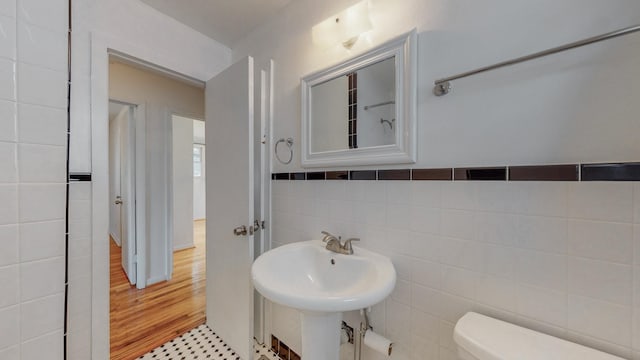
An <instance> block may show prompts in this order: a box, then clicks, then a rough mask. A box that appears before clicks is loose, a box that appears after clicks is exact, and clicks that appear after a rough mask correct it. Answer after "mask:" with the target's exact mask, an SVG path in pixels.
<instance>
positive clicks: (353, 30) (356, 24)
mask: <svg viewBox="0 0 640 360" xmlns="http://www.w3.org/2000/svg"><path fill="white" fill-rule="evenodd" d="M371 28H372V25H371V19H370V18H369V1H368V0H364V1H361V2H359V3H357V4H355V5H353V6H351V7H349V8H347V9H345V10H343V11H341V12H339V13H338V14H335V15H333V16H330V17H329V18H327V19H326V20H324V21H322V22H321V23H319V24H317V25H315V26H314V27H313V28H312V29H311V33H312V36H313V43H314V44H317V45H321V46H327V47H328V46H332V45H335V44H342V46H344V47H345V48H347V49H351V47H352V46H353V45H354V44H355V43H356V41H358V38H359V37H360V35H362V34H363V33H365V32H367V31H369V30H371Z"/></svg>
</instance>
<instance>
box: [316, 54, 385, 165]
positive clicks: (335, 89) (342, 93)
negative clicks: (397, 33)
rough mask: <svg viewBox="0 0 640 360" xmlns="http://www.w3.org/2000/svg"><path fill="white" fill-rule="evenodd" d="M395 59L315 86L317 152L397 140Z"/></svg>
mask: <svg viewBox="0 0 640 360" xmlns="http://www.w3.org/2000/svg"><path fill="white" fill-rule="evenodd" d="M395 104H396V76H395V58H394V57H392V58H389V59H385V60H382V61H380V62H377V63H375V64H371V65H368V66H366V67H363V68H361V69H358V70H356V71H354V72H352V73H349V74H345V75H342V76H339V77H337V78H334V79H331V80H329V81H327V82H324V83H321V84H317V85H314V86H312V87H311V126H312V129H311V132H312V134H313V137H312V138H311V151H312V152H313V153H318V152H323V151H331V150H347V149H357V148H366V147H372V146H380V145H392V144H395V142H396V139H395V138H396V137H395V130H396V127H395V126H394V123H395V122H396V105H395Z"/></svg>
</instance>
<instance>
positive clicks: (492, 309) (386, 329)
mask: <svg viewBox="0 0 640 360" xmlns="http://www.w3.org/2000/svg"><path fill="white" fill-rule="evenodd" d="M272 186H273V222H274V226H273V239H274V241H275V242H276V244H278V245H282V244H286V243H290V242H295V241H303V240H308V239H313V238H319V231H320V230H322V229H324V230H328V231H330V232H333V233H338V234H340V235H343V236H347V237H360V238H361V239H362V241H361V242H360V243H359V244H357V245H359V246H362V247H366V248H370V249H372V250H375V251H379V252H382V253H384V254H387V255H388V256H389V257H390V258H391V259H392V261H393V262H394V265H395V267H396V270H397V272H398V284H397V286H396V289H395V290H394V292H393V293H392V295H391V297H390V298H388V299H387V300H386V302H385V304H384V306H376V307H374V313H373V314H372V319H373V320H372V322H373V325H374V327H376V328H377V329H378V331H381V332H383V333H384V334H386V336H389V337H391V338H392V339H393V340H394V341H395V342H396V343H397V346H398V352H397V354H396V355H395V356H393V357H392V358H395V359H422V360H431V359H456V356H455V344H454V343H453V341H452V339H451V334H452V332H453V326H454V324H455V322H456V321H457V320H458V318H459V317H460V316H462V315H463V314H464V313H465V312H467V311H470V310H473V311H479V312H482V313H485V314H487V315H490V316H494V317H497V318H501V319H504V320H506V321H511V322H514V323H516V324H520V325H522V326H526V327H530V328H533V329H535V330H538V331H543V332H546V333H549V334H552V335H554V336H560V337H562V338H565V339H570V340H572V341H576V342H579V343H582V344H585V345H587V346H591V347H595V348H598V349H602V350H604V351H608V352H613V353H615V354H617V355H620V356H623V357H628V358H630V357H631V356H632V354H633V353H634V352H635V354H638V353H640V280H638V279H640V275H639V274H640V216H639V215H638V214H640V184H638V183H586V182H585V183H577V182H575V183H574V182H571V183H564V182H559V183H546V182H522V183H520V182H519V183H509V182H481V183H474V182H429V181H425V182H418V181H414V182H393V181H388V182H384V181H378V182H375V181H360V182H358V181H352V182H344V181H308V182H299V181H298V182H296V181H273V182H272ZM327 199H329V200H327ZM331 199H333V200H338V199H339V201H335V202H332V201H331ZM325 200H326V201H325ZM323 202H326V204H325V205H322V206H319V205H318V204H320V203H323ZM333 206H345V207H346V208H348V209H353V213H352V215H351V216H349V217H345V218H340V217H338V216H331V215H329V214H330V213H335V212H341V213H343V212H344V210H339V209H335V208H333ZM327 207H328V208H327ZM318 209H321V210H320V211H318ZM347 213H350V214H351V211H347ZM634 254H636V255H635V258H634ZM634 265H635V269H634ZM273 306H274V308H275V309H277V308H279V306H277V305H273ZM348 317H349V318H350V319H354V318H356V319H357V316H356V315H349V316H348ZM297 321H298V318H297V314H296V313H295V312H294V311H282V310H280V311H274V313H273V320H272V328H273V331H274V333H275V334H276V336H279V337H280V338H281V339H282V340H283V341H285V342H287V343H290V344H297V343H299V339H297V338H296V337H297V336H298V335H297V334H298V333H297V332H293V331H291V330H289V329H288V327H290V326H291V324H292V323H296V322H297ZM351 325H356V326H357V325H358V324H351ZM296 326H299V325H296ZM285 329H287V330H285ZM294 349H295V350H300V349H299V348H295V346H294ZM365 354H367V355H368V356H370V357H367V359H378V357H377V356H376V355H374V354H372V353H365Z"/></svg>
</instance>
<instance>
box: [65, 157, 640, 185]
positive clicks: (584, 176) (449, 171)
mask: <svg viewBox="0 0 640 360" xmlns="http://www.w3.org/2000/svg"><path fill="white" fill-rule="evenodd" d="M72 176H73V175H70V179H71V180H74V179H73V178H72ZM90 176H91V175H90V174H89V180H81V181H90V180H91V177H90ZM271 179H273V180H325V179H326V180H414V181H421V180H440V181H483V180H484V181H486V180H492V181H640V162H628V163H607V164H581V165H580V164H564V165H532V166H508V167H507V166H505V167H478V168H473V167H468V168H438V169H379V170H340V171H327V172H324V171H313V172H306V173H305V172H295V173H273V174H271Z"/></svg>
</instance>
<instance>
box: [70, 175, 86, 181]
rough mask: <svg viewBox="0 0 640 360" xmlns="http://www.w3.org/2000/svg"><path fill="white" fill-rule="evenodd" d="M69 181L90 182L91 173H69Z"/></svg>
mask: <svg viewBox="0 0 640 360" xmlns="http://www.w3.org/2000/svg"><path fill="white" fill-rule="evenodd" d="M69 181H91V173H69Z"/></svg>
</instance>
